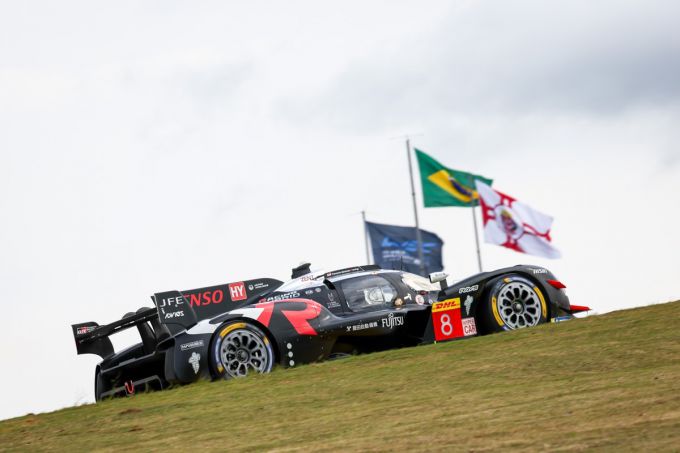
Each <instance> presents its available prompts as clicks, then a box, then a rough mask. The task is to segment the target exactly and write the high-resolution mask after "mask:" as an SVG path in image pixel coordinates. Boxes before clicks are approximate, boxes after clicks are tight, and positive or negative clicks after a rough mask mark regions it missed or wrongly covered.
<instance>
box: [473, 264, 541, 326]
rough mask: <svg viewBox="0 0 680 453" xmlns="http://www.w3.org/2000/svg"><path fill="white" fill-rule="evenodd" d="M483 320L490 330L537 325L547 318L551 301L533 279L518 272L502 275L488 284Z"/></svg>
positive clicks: (482, 313)
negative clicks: (549, 301)
mask: <svg viewBox="0 0 680 453" xmlns="http://www.w3.org/2000/svg"><path fill="white" fill-rule="evenodd" d="M487 287H488V290H487V292H486V294H485V295H484V300H483V301H482V307H481V308H482V310H481V318H482V319H481V323H482V325H483V326H484V330H485V331H486V332H488V333H491V332H502V331H504V330H516V329H523V328H526V327H533V326H537V325H539V324H543V323H545V322H547V320H548V319H549V318H548V316H549V315H548V301H547V300H546V298H545V296H544V295H543V292H542V291H541V290H540V288H539V287H538V286H537V285H536V284H535V283H534V282H532V281H531V280H529V279H528V278H526V277H523V276H521V275H517V274H508V275H502V276H500V277H498V278H496V279H494V280H492V281H491V282H489V284H488V286H487Z"/></svg>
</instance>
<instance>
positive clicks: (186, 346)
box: [179, 340, 203, 351]
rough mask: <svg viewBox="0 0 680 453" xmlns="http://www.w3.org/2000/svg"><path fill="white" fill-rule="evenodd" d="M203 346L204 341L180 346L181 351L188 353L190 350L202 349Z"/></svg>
mask: <svg viewBox="0 0 680 453" xmlns="http://www.w3.org/2000/svg"><path fill="white" fill-rule="evenodd" d="M202 346H203V340H196V341H192V342H190V343H184V344H181V345H179V349H180V351H188V350H189V349H194V348H200V347H202Z"/></svg>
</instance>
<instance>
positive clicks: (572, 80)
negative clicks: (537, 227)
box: [0, 0, 680, 418]
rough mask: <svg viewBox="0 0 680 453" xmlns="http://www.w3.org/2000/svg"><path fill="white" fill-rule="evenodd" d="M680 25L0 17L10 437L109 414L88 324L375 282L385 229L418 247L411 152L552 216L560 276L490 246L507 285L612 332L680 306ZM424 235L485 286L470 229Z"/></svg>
mask: <svg viewBox="0 0 680 453" xmlns="http://www.w3.org/2000/svg"><path fill="white" fill-rule="evenodd" d="M246 4H247V6H245V5H246ZM678 17H680V3H678V2H677V1H656V0H654V1H650V0H647V1H642V0H641V1H621V0H618V1H613V0H612V1H598V0H596V1H593V0H589V1H581V0H579V1H569V2H560V3H558V2H544V1H456V2H447V1H432V0H430V1H428V2H422V1H420V2H416V1H394V0H390V1H372V2H367V1H361V2H359V1H343V2H335V3H330V2H311V1H310V2H300V1H288V2H273V1H270V2H257V1H253V2H246V3H243V2H171V1H162V2H138V1H134V2H133V1H128V2H122V1H121V2H113V3H112V2H95V1H82V2H9V1H8V2H2V3H0V212H2V222H0V290H1V294H2V306H3V308H4V310H3V313H4V323H3V325H2V329H1V330H0V344H1V345H2V347H1V348H0V350H1V351H2V352H1V357H2V370H3V372H2V373H0V418H7V417H12V416H16V415H21V414H25V413H27V412H39V411H46V410H53V409H57V408H60V407H64V406H69V405H73V404H74V403H82V402H88V401H92V400H93V374H94V366H95V364H96V363H97V362H98V361H99V358H98V357H96V356H91V355H88V356H76V353H75V346H74V344H73V338H72V334H71V329H70V324H72V323H75V322H83V321H97V322H100V323H106V322H111V321H114V320H117V319H119V318H120V317H121V316H122V315H123V314H124V313H126V312H128V311H135V310H136V309H138V308H139V307H141V306H149V305H150V300H149V296H150V295H151V294H153V293H154V292H155V291H159V290H170V289H187V288H194V287H200V286H208V285H212V284H218V283H224V282H228V281H238V280H243V279H248V278H254V277H264V276H267V277H274V278H279V279H285V278H287V277H288V276H289V275H290V268H291V267H293V266H294V265H297V264H298V263H299V262H300V261H302V260H306V261H311V262H312V263H313V265H314V266H315V267H319V268H340V267H344V266H350V265H355V264H359V263H362V262H363V261H364V243H363V236H362V224H361V216H360V211H361V210H362V209H365V210H366V211H367V215H368V218H369V220H372V221H375V222H380V223H395V224H401V225H410V224H412V223H413V212H412V209H411V200H410V199H409V193H410V188H409V182H408V170H407V161H406V151H405V145H404V142H403V140H402V139H395V137H399V136H403V135H404V134H413V135H414V138H413V143H414V144H415V145H416V146H417V147H418V148H420V149H422V150H424V151H425V152H427V153H429V154H431V155H432V156H434V157H435V158H436V159H438V160H440V161H441V162H442V163H444V164H445V165H447V166H449V167H452V168H457V169H461V170H467V171H472V172H475V173H479V174H482V175H485V176H487V177H490V178H493V179H494V186H495V187H496V188H498V189H499V190H501V191H503V192H505V193H507V194H509V195H512V196H514V197H516V198H518V199H519V200H521V201H523V202H525V203H528V204H529V205H531V206H533V207H534V208H536V209H539V210H541V211H543V212H545V213H547V214H550V215H552V216H554V217H555V222H554V224H553V234H552V236H553V240H554V244H555V245H556V246H557V247H558V248H559V249H560V250H561V251H562V253H563V258H562V259H560V260H556V261H547V260H544V259H540V258H535V257H531V256H527V255H521V254H518V253H516V252H513V251H510V250H506V249H502V248H500V247H496V246H493V245H483V246H482V254H483V260H484V266H485V268H486V269H492V268H497V267H502V266H507V265H513V264H518V263H528V264H538V265H544V266H547V267H549V268H550V269H552V270H553V271H554V272H555V273H556V275H557V276H558V278H560V279H561V280H562V281H563V282H564V283H566V285H567V287H568V294H569V295H570V297H571V300H572V302H573V303H575V304H579V305H589V306H591V307H594V308H595V309H596V310H597V311H598V312H600V313H602V312H607V311H611V310H617V309H621V308H627V307H633V306H639V305H646V304H650V303H659V302H665V301H669V300H675V299H678V298H679V297H680V279H679V278H678V277H679V275H678V269H679V268H678V264H677V261H678V260H677V254H678V252H679V251H680V234H678V229H677V225H678V222H679V220H680V214H679V213H678V208H679V207H680V203H679V202H680V149H679V148H678V143H680V126H679V124H680V59H679V58H678V56H679V55H680V33H679V32H678V26H677V20H678ZM418 192H419V197H420V189H419V188H418ZM419 204H420V205H421V206H422V203H421V202H420V201H419ZM420 215H421V223H422V227H423V228H425V229H428V230H430V231H434V232H436V233H437V234H439V235H440V236H441V237H442V238H443V239H444V241H445V242H446V244H445V248H444V264H445V266H446V269H447V270H448V271H449V273H450V274H451V275H452V276H453V277H455V278H462V277H464V276H466V275H469V274H471V273H474V272H475V271H476V269H477V264H476V257H475V252H474V236H473V230H472V220H471V214H470V211H469V210H468V209H461V208H435V209H427V210H425V209H422V207H421V210H420ZM130 338H132V337H130V336H125V335H123V338H118V339H116V338H114V344H116V345H117V346H120V345H123V344H125V343H126V341H129V340H130Z"/></svg>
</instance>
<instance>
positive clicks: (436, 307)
mask: <svg viewBox="0 0 680 453" xmlns="http://www.w3.org/2000/svg"><path fill="white" fill-rule="evenodd" d="M457 308H460V299H459V298H457V297H456V298H455V299H446V300H443V301H441V302H435V303H433V304H432V313H437V312H440V311H448V310H455V309H457Z"/></svg>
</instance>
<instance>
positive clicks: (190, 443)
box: [0, 302, 680, 451]
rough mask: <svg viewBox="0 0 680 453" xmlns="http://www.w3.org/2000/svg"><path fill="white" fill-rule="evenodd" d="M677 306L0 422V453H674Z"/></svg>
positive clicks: (678, 394)
mask: <svg viewBox="0 0 680 453" xmlns="http://www.w3.org/2000/svg"><path fill="white" fill-rule="evenodd" d="M679 319H680V302H674V303H668V304H662V305H654V306H649V307H644V308H638V309H633V310H625V311H619V312H614V313H609V314H606V315H602V316H594V317H590V318H586V319H579V320H574V321H570V322H566V323H560V324H551V325H544V326H540V327H538V328H535V329H530V330H525V331H519V332H510V333H504V334H499V335H492V336H488V337H481V338H473V339H470V340H466V341H458V342H452V343H444V344H436V345H429V346H421V347H416V348H409V349H402V350H397V351H389V352H385V353H377V354H370V355H365V356H357V357H352V358H349V359H343V360H339V361H334V362H326V363H321V364H315V365H310V366H305V367H301V368H297V369H290V370H277V371H275V372H274V373H272V374H270V375H265V376H254V377H250V378H247V379H243V380H236V381H229V382H216V383H200V384H196V385H190V386H186V387H183V388H179V389H175V390H169V391H166V392H159V393H155V394H147V395H137V396H135V397H133V398H129V399H122V400H116V401H107V402H104V403H101V404H97V405H87V406H80V407H74V408H69V409H64V410H60V411H57V412H53V413H48V414H40V415H30V416H25V417H20V418H15V419H12V420H7V421H4V422H0V450H10V451H11V450H33V451H35V450H69V451H76V450H86V451H90V450H109V451H119V450H121V449H123V450H126V449H127V450H133V449H134V450H142V451H146V450H182V451H186V450H190V449H191V450H195V451H198V450H216V451H217V450H219V451H225V450H227V449H229V450H253V451H254V450H258V451H259V450H277V451H294V450H304V451H333V450H343V451H388V450H407V449H408V450H420V451H422V450H429V451H437V450H439V451H486V450H489V451H490V450H499V449H521V450H523V451H532V450H533V451H545V450H557V451H560V450H590V449H599V450H612V451H613V450H616V451H619V450H638V451H641V450H645V451H663V450H671V451H672V450H678V449H680V391H679V390H680V326H678V320H679Z"/></svg>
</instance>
